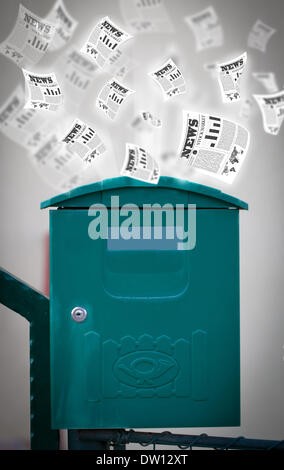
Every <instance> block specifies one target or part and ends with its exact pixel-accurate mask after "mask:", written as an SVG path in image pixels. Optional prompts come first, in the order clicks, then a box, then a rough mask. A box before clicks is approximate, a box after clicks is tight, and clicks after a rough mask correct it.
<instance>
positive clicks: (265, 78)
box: [252, 72, 279, 93]
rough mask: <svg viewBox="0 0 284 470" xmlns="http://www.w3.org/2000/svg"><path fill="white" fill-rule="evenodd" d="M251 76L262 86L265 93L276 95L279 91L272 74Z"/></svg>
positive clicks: (255, 73) (254, 74)
mask: <svg viewBox="0 0 284 470" xmlns="http://www.w3.org/2000/svg"><path fill="white" fill-rule="evenodd" d="M252 76H253V77H254V78H255V79H256V80H258V81H259V82H260V83H261V84H262V85H263V86H264V88H265V89H266V91H267V93H276V92H277V91H278V90H279V87H278V85H277V82H276V78H275V74H274V73H273V72H254V73H253V74H252Z"/></svg>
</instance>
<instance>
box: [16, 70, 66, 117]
mask: <svg viewBox="0 0 284 470" xmlns="http://www.w3.org/2000/svg"><path fill="white" fill-rule="evenodd" d="M23 74H24V77H25V84H26V104H25V108H33V109H38V108H39V109H46V110H48V111H57V110H58V108H59V107H60V106H61V105H62V103H63V99H62V92H61V89H60V87H59V85H58V82H57V79H56V76H55V74H54V73H49V74H38V73H34V72H29V71H28V70H25V69H23Z"/></svg>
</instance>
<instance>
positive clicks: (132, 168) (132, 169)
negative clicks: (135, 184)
mask: <svg viewBox="0 0 284 470" xmlns="http://www.w3.org/2000/svg"><path fill="white" fill-rule="evenodd" d="M121 176H129V177H130V178H135V179H137V180H140V181H146V182H147V183H152V184H158V182H159V179H160V169H159V166H158V164H157V162H156V161H155V160H154V158H153V157H152V156H151V155H150V154H149V153H148V152H146V150H144V149H143V148H141V147H139V145H135V144H126V156H125V160H124V163H123V166H122V170H121Z"/></svg>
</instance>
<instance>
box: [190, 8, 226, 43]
mask: <svg viewBox="0 0 284 470" xmlns="http://www.w3.org/2000/svg"><path fill="white" fill-rule="evenodd" d="M185 22H186V24H187V25H188V26H189V27H190V28H191V30H192V32H193V34H194V36H195V41H196V50H197V51H198V52H199V51H203V50H204V49H209V48H211V47H219V46H222V45H223V41H224V35H223V28H222V26H221V24H220V23H219V18H218V15H217V13H216V11H215V10H214V8H213V7H212V6H210V7H207V8H205V9H204V10H202V11H200V12H198V13H196V14H194V15H190V16H186V17H185Z"/></svg>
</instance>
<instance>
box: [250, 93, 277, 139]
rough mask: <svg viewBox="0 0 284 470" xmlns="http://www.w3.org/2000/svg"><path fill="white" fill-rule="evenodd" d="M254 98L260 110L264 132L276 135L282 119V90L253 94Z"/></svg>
mask: <svg viewBox="0 0 284 470" xmlns="http://www.w3.org/2000/svg"><path fill="white" fill-rule="evenodd" d="M254 98H255V99H256V102H257V103H258V105H259V107H260V110H261V114H262V119H263V127H264V130H265V132H267V133H268V134H272V135H277V134H278V133H279V130H280V127H281V124H282V122H283V119H284V90H282V91H279V92H277V93H272V94H269V95H254Z"/></svg>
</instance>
